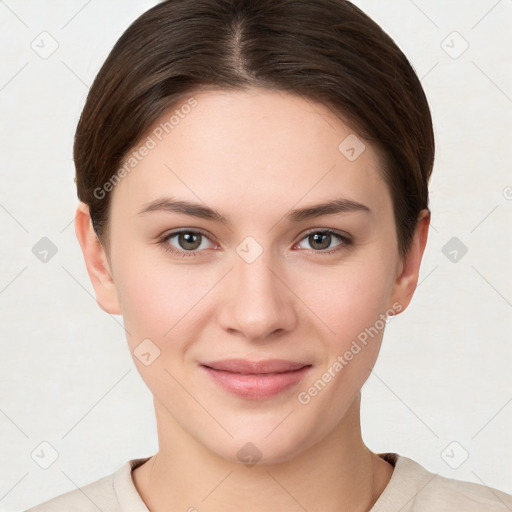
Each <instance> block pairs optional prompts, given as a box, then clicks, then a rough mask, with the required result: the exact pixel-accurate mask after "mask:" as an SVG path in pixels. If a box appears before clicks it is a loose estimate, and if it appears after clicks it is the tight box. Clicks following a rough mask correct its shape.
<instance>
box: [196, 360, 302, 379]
mask: <svg viewBox="0 0 512 512" xmlns="http://www.w3.org/2000/svg"><path fill="white" fill-rule="evenodd" d="M202 365H203V366H207V367H209V368H213V369H214V370H220V371H227V372H231V373H241V374H243V375H250V374H265V373H283V372H290V371H293V370H299V369H300V368H303V367H304V366H311V365H310V364H308V363H298V362H295V361H287V360H286V359H265V360H262V361H249V360H248V359H223V360H221V361H212V362H209V363H202Z"/></svg>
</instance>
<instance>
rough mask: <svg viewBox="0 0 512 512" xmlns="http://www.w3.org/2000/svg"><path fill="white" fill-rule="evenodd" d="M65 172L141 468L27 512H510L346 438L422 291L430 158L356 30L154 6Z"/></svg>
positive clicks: (406, 92)
mask: <svg viewBox="0 0 512 512" xmlns="http://www.w3.org/2000/svg"><path fill="white" fill-rule="evenodd" d="M74 159H75V165H76V183H77V189H78V196H79V199H80V201H81V202H80V205H79V207H78V209H77V216H76V223H75V228H76V234H77V237H78V240H79V243H80V246H81V248H82V251H83V253H84V258H85V263H86V266H87V269H88V272H89V276H90V278H91V281H92V284H93V286H94V289H95V292H96V298H97V301H98V304H99V305H100V307H101V308H102V309H104V310H105V311H107V312H109V313H111V314H122V315H123V319H124V324H125V328H126V333H127V340H128V344H129V347H130V351H131V353H132V355H133V358H134V361H135V363H136V365H137V368H138V370H139V372H140V374H141V376H142V378H143V379H144V381H145V382H146V384H147V386H148V388H149V389H150V390H151V392H152V393H153V396H154V405H155V414H156V420H157V426H158V438H159V451H158V453H157V454H155V455H154V456H152V457H147V458H143V459H134V460H130V461H127V462H126V464H124V465H123V466H122V467H121V468H120V469H119V470H118V471H117V472H116V473H114V474H113V475H109V476H107V477H104V478H102V479H100V480H98V481H96V482H93V483H91V484H89V485H88V486H85V487H83V488H82V489H77V490H75V491H71V492H69V493H66V494H63V495H61V496H58V497H56V498H54V499H53V500H50V501H48V502H46V503H44V504H41V505H39V506H37V507H35V508H32V509H30V510H33V511H37V512H39V511H60V510H62V511H64V510H91V511H92V510H97V509H100V510H102V511H103V512H106V511H114V510H115V511H118V510H123V511H125V510H126V511H128V510H130V511H147V510H151V511H152V512H155V511H163V510H165V511H179V510H188V511H196V510H198V511H218V510H222V511H231V510H244V511H262V510H285V511H295V510H310V511H312V510H320V511H325V512H331V511H339V510H350V511H370V510H371V511H372V512H384V511H397V510H402V511H404V512H405V511H412V510H414V511H419V512H422V511H436V512H439V511H443V510H446V511H450V512H453V511H455V510H461V511H462V510H464V511H465V512H467V511H477V510H478V511H481V510H486V511H501V510H503V511H505V510H510V509H512V497H510V496H508V495H507V494H505V493H503V492H500V491H498V490H496V489H489V488H487V487H485V486H483V485H477V484H473V483H468V482H459V481H457V480H453V479H448V478H444V477H441V476H436V475H434V474H432V473H430V472H428V471H427V470H426V469H425V468H423V467H422V466H421V465H419V464H418V463H416V462H415V461H413V460H412V459H409V458H407V457H404V456H401V455H398V454H396V453H384V454H376V453H373V452H372V451H371V450H370V449H369V448H368V447H367V446H366V445H365V444H364V442H363V440H362V437H361V427H360V421H359V418H360V390H361V387H362V385H363V384H364V382H365V381H366V379H367V378H368V376H369V374H370V372H371V369H372V368H373V366H374V364H375V361H376V358H377V356H378V352H379V349H380V345H381V342H382V337H383V333H384V329H385V325H386V322H387V321H388V319H389V317H392V316H395V315H397V314H399V313H401V312H402V311H404V310H405V309H406V308H407V306H408V304H409V303H410V301H411V299H412V296H413V294H414V291H415V288H416V285H417V281H418V274H419V268H420V263H421V258H422V255H423V252H424V249H425V245H426V241H427V233H428V227H429V222H430V210H429V207H428V182H429V178H430V174H431V171H432V166H433V161H434V136H433V129H432V120H431V116H430V111H429V107H428V103H427V100H426V98H425V94H424V92H423V89H422V87H421V84H420V82H419V80H418V78H417V76H416V74H415V73H414V71H413V69H412V67H411V66H410V64H409V63H408V61H407V59H406V58H405V56H404V55H403V54H402V52H401V51H400V49H399V48H398V47H397V46H396V44H395V43H394V42H393V41H392V40H391V38H390V37H389V36H388V35H386V34H385V33H384V32H383V31H382V29H381V28H380V27H379V26H378V25H376V24H375V23H374V22H373V21H372V20H371V19H369V18H368V17H367V16H366V15H365V14H364V13H362V12H361V11H360V10H359V9H358V8H356V7H355V6H354V5H352V4H351V3H350V2H347V1H342V0H314V1H309V2H297V1H291V0H279V1H276V0H258V1H255V0H253V1H251V0H239V1H235V0H170V1H165V2H162V3H160V4H159V5H157V6H156V7H154V8H152V9H150V10H149V11H147V12H146V13H145V14H143V15H142V16H141V17H140V18H139V19H137V20H136V21H135V22H134V23H133V24H132V25H131V26H130V27H129V28H128V29H127V31H126V32H125V33H124V34H123V35H122V37H121V38H120V39H119V41H118V42H117V43H116V45H115V47H114V48H113V50H112V52H111V53H110V55H109V57H108V58H107V60H106V62H105V63H104V65H103V67H102V69H101V70H100V72H99V74H98V76H97V77H96V80H95V82H94V84H93V86H92V87H91V89H90V93H89V96H88V98H87V102H86V105H85V107H84V110H83V112H82V116H81V118H80V122H79V125H78V128H77V132H76V137H75V147H74Z"/></svg>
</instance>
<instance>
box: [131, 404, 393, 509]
mask: <svg viewBox="0 0 512 512" xmlns="http://www.w3.org/2000/svg"><path fill="white" fill-rule="evenodd" d="M359 410H360V396H359V395H358V396H357V398H356V399H355V400H354V401H353V402H352V404H351V405H350V407H349V409H348V410H347V412H346V414H345V415H344V417H343V418H342V420H341V421H340V423H339V424H338V426H337V427H336V428H335V429H334V430H333V431H332V432H331V433H330V434H329V435H328V436H326V437H325V438H324V439H322V440H321V441H320V442H318V443H316V444H315V445H313V446H312V447H311V448H309V449H307V450H305V451H303V452H301V453H300V454H299V455H297V456H295V457H294V458H293V459H290V460H287V461H285V462H280V463H275V464H256V465H254V466H250V467H249V466H245V465H243V464H240V463H235V462H231V461H229V460H226V459H223V458H221V457H219V456H217V455H216V454H214V453H212V452H211V451H209V450H207V449H206V448H205V447H204V446H203V445H201V444H200V443H198V442H197V441H196V440H195V439H194V438H192V437H191V436H189V435H188V434H187V433H186V432H185V431H183V430H182V429H181V427H180V426H179V425H178V424H176V422H175V421H174V420H173V418H172V417H171V416H170V415H169V414H168V413H167V412H166V411H165V410H164V409H163V408H162V407H161V406H160V405H159V404H158V402H156V401H155V411H156V417H157V424H158V433H159V451H158V453H157V454H156V455H155V456H154V457H152V458H151V459H150V460H148V461H147V462H146V463H145V464H143V465H142V466H139V468H137V469H136V470H134V471H133V480H134V483H135V486H136V488H137V490H138V491H139V494H140V495H141V497H142V499H143V501H144V502H145V503H146V505H147V507H148V508H149V509H150V510H151V512H160V511H162V512H163V511H164V510H165V511H167V512H174V511H178V510H179V511H183V510H186V511H188V510H190V511H194V510H198V511H200V510H208V511H209V512H220V511H222V512H231V511H235V510H244V511H246V512H256V511H258V512H259V511H261V510H282V511H296V510H300V509H301V508H302V509H303V510H304V509H305V510H322V511H325V512H334V511H336V512H339V511H340V510H343V511H350V512H356V511H358V512H359V511H361V512H362V511H369V510H370V509H371V507H372V506H373V504H374V503H375V502H376V501H377V499H378V497H379V496H380V494H381V493H382V492H383V490H384V488H385V487H386V485H387V483H388V482H389V479H390V478H391V474H392V472H393V468H392V466H391V465H390V464H389V463H387V462H386V461H384V460H383V459H381V458H380V457H378V456H377V455H375V454H374V453H372V452H371V451H370V450H369V449H368V448H367V447H366V446H365V445H364V443H363V440H362V438H361V429H360V417H359ZM254 497H257V499H254ZM248 498H249V499H248Z"/></svg>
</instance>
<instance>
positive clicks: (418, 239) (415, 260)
mask: <svg viewBox="0 0 512 512" xmlns="http://www.w3.org/2000/svg"><path fill="white" fill-rule="evenodd" d="M429 225H430V211H429V210H426V209H424V210H422V211H421V212H420V214H419V215H418V221H417V223H416V229H415V231H414V238H413V242H412V244H411V247H410V249H409V251H408V253H407V256H406V257H405V259H404V261H403V262H402V264H401V271H400V272H399V275H398V276H397V278H396V281H395V283H394V287H393V293H392V295H391V301H390V303H391V304H393V303H394V302H398V303H400V305H401V306H402V309H401V311H403V310H405V309H406V308H407V306H408V305H409V303H410V302H411V300H412V297H413V294H414V291H415V290H416V286H417V284H418V276H419V272H420V265H421V259H422V257H423V253H424V251H425V246H426V244H427V237H428V228H429Z"/></svg>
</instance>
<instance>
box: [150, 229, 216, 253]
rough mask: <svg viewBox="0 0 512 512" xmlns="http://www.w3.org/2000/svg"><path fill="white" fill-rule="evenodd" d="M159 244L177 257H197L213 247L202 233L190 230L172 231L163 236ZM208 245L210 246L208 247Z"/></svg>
mask: <svg viewBox="0 0 512 512" xmlns="http://www.w3.org/2000/svg"><path fill="white" fill-rule="evenodd" d="M174 239H175V240H174ZM159 243H160V244H161V245H162V246H163V248H164V249H165V250H166V251H168V252H171V253H174V254H177V255H179V256H198V255H199V254H200V252H201V250H203V249H209V248H211V247H212V246H213V245H214V244H213V242H211V240H210V239H209V238H208V237H207V236H206V235H205V234H204V233H201V232H200V231H192V230H182V231H173V232H171V233H169V234H167V235H164V236H163V237H162V238H161V239H160V240H159ZM208 243H210V244H212V245H211V246H208Z"/></svg>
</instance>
